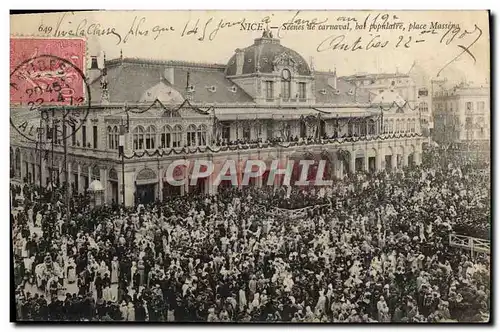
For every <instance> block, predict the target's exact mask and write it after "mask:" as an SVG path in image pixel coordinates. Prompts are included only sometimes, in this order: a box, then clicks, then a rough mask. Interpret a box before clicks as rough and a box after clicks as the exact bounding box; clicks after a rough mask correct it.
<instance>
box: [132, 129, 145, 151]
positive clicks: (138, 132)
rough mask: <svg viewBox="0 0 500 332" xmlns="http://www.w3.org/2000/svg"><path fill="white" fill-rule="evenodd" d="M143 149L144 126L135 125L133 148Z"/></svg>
mask: <svg viewBox="0 0 500 332" xmlns="http://www.w3.org/2000/svg"><path fill="white" fill-rule="evenodd" d="M143 149H144V128H143V127H142V126H137V127H135V129H134V150H143Z"/></svg>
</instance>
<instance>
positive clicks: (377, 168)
mask: <svg viewBox="0 0 500 332" xmlns="http://www.w3.org/2000/svg"><path fill="white" fill-rule="evenodd" d="M382 151H383V150H382ZM380 152H381V151H380V150H378V151H377V154H376V155H375V171H376V172H380V171H381V170H382V157H383V156H381V155H380Z"/></svg>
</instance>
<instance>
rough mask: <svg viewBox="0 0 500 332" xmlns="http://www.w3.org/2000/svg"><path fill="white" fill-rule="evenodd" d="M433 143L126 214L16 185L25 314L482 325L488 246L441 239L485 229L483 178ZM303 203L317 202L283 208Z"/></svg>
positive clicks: (19, 297) (17, 257) (19, 295)
mask: <svg viewBox="0 0 500 332" xmlns="http://www.w3.org/2000/svg"><path fill="white" fill-rule="evenodd" d="M432 153H439V152H431V153H430V155H428V156H427V159H426V160H427V161H426V160H424V163H423V165H421V166H413V167H411V168H405V169H403V170H399V171H397V172H392V173H386V172H380V173H378V174H371V175H369V174H356V175H353V176H350V177H346V178H345V179H342V180H339V181H335V182H334V185H333V186H332V187H330V188H323V189H320V188H312V189H310V188H309V189H307V190H306V189H304V188H293V190H285V189H282V188H274V187H272V186H268V187H263V188H256V187H247V188H243V189H236V188H235V189H231V188H230V189H224V190H220V191H219V193H217V194H215V195H211V196H208V195H201V194H196V195H188V196H182V197H169V198H168V199H166V200H165V201H164V202H156V203H154V204H151V205H147V206H143V205H138V206H136V207H133V208H125V207H122V206H118V205H113V206H106V205H105V206H100V207H95V208H91V207H90V206H91V205H90V204H89V197H88V196H85V195H79V196H76V197H74V198H73V199H72V200H71V204H70V206H69V209H68V207H67V206H65V205H64V204H63V203H62V202H63V201H64V200H63V197H64V195H63V192H64V190H58V189H57V188H55V189H54V190H53V191H50V192H47V191H46V190H44V189H42V188H39V187H35V186H32V185H28V184H26V185H24V186H23V187H16V186H14V187H13V188H12V192H13V193H15V194H20V193H22V197H23V200H22V202H20V203H19V204H18V203H16V205H17V207H15V208H14V209H13V212H12V213H11V224H12V227H13V232H12V236H13V250H14V268H15V286H16V290H15V303H16V317H17V319H18V320H35V321H44V320H45V321H46V320H50V321H55V320H64V321H150V322H157V321H165V322H174V321H184V322H186V321H189V322H355V323H360V322H365V323H370V322H442V321H459V322H480V321H487V320H488V319H489V308H490V284H489V282H490V258H489V255H488V254H484V253H483V254H481V253H476V254H474V255H473V256H471V253H470V251H469V250H462V249H460V248H455V247H453V246H450V244H449V243H448V237H449V235H450V234H451V233H452V232H457V233H459V234H462V235H473V236H478V237H483V238H485V237H486V238H487V237H488V236H489V225H490V183H489V178H488V177H487V176H485V175H484V173H478V172H477V171H476V170H477V168H476V167H470V166H467V165H464V164H463V162H461V163H460V164H458V163H456V161H452V162H451V163H449V164H446V165H445V164H439V165H437V164H436V163H435V162H434V163H432V164H431V162H432V161H433V160H434V161H435V160H436V159H435V156H433V155H432ZM294 202H301V204H302V205H301V206H303V205H304V202H306V204H305V205H307V206H308V207H307V208H302V209H301V210H300V211H296V210H292V209H290V208H288V209H287V207H291V206H294ZM68 210H69V216H67V215H66V213H67V211H68ZM70 289H75V291H74V292H71V291H70Z"/></svg>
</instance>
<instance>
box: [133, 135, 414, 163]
mask: <svg viewBox="0 0 500 332" xmlns="http://www.w3.org/2000/svg"><path fill="white" fill-rule="evenodd" d="M415 137H422V135H421V134H417V133H396V134H378V135H366V136H351V137H338V138H322V139H311V140H307V139H305V140H302V141H280V140H276V141H272V142H254V143H239V144H229V145H223V146H197V147H187V146H185V147H182V148H168V149H156V150H141V151H134V152H132V153H131V154H130V153H129V154H127V153H126V154H125V159H133V158H142V157H164V156H170V155H183V154H184V155H185V154H196V153H204V154H206V153H219V152H232V151H242V150H243V151H245V150H251V149H266V148H294V147H301V146H311V147H312V146H321V145H330V144H343V143H356V142H371V141H377V140H390V139H398V138H415Z"/></svg>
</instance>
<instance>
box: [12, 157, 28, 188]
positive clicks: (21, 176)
mask: <svg viewBox="0 0 500 332" xmlns="http://www.w3.org/2000/svg"><path fill="white" fill-rule="evenodd" d="M14 153H15V152H14ZM19 162H20V165H19V177H20V178H21V182H22V181H23V179H24V177H25V173H26V170H25V169H24V160H23V154H22V152H21V150H19ZM15 163H16V162H15V159H14V168H15Z"/></svg>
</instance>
